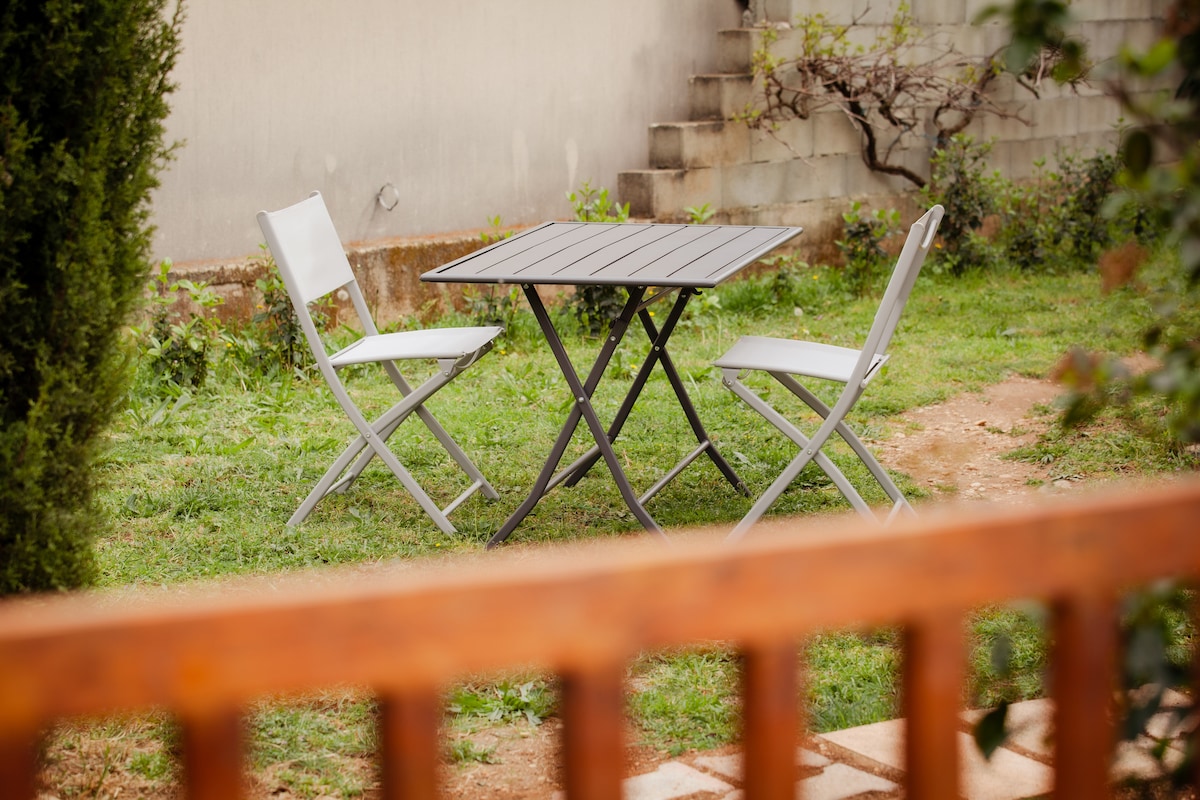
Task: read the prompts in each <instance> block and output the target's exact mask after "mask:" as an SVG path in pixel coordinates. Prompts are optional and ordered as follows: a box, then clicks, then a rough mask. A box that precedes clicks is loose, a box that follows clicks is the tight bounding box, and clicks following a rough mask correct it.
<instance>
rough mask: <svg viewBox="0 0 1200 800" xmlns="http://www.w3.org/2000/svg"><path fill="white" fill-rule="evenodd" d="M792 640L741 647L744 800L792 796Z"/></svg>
mask: <svg viewBox="0 0 1200 800" xmlns="http://www.w3.org/2000/svg"><path fill="white" fill-rule="evenodd" d="M796 667H797V658H796V644H795V643H794V642H792V641H784V642H782V643H779V642H776V643H772V644H770V645H754V646H748V647H745V648H743V650H742V704H743V709H742V725H743V728H742V747H743V751H744V753H745V756H744V762H743V767H742V776H743V781H744V786H745V790H746V800H793V798H795V797H796V743H797V734H798V733H799V727H800V726H799V721H798V720H799V717H800V714H799V710H798V707H799V702H800V700H799V695H798V687H797V684H798V682H797V680H796Z"/></svg>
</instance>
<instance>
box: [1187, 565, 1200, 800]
mask: <svg viewBox="0 0 1200 800" xmlns="http://www.w3.org/2000/svg"><path fill="white" fill-rule="evenodd" d="M1187 588H1188V589H1190V590H1191V596H1192V601H1191V618H1192V630H1200V599H1198V598H1200V586H1197V585H1196V583H1195V582H1194V581H1193V582H1191V583H1190V584H1188V585H1187ZM1191 679H1192V685H1191V686H1190V687H1189V688H1190V689H1191V692H1190V694H1191V697H1190V698H1189V702H1190V706H1191V711H1192V713H1193V714H1194V713H1195V712H1196V709H1197V708H1200V647H1196V646H1193V647H1192V674H1191ZM1188 740H1189V741H1188V744H1189V745H1190V747H1191V752H1193V753H1200V725H1196V726H1193V727H1192V732H1191V733H1190V734H1189V735H1188ZM1191 767H1192V770H1191V774H1190V775H1189V776H1188V780H1189V781H1191V784H1192V790H1193V791H1200V758H1193V759H1192V763H1191Z"/></svg>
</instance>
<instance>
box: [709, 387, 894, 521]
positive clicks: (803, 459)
mask: <svg viewBox="0 0 1200 800" xmlns="http://www.w3.org/2000/svg"><path fill="white" fill-rule="evenodd" d="M725 385H726V386H727V387H728V388H729V389H730V390H731V391H732V392H733V393H734V394H736V395H737V396H738V397H740V398H741V399H742V400H743V401H745V403H746V404H747V405H748V406H750V407H751V408H752V409H754V410H755V411H756V412H758V414H760V415H761V416H762V417H763V418H764V419H765V420H766V421H767V422H769V423H771V424H772V425H774V426H775V427H776V428H777V429H778V430H779V431H780V432H781V433H782V434H783V435H784V436H787V437H788V438H789V439H790V440H791V441H792V443H793V444H795V445H796V446H797V447H799V448H800V454H799V455H797V456H796V458H794V459H793V460H792V462H791V463H790V464H788V466H787V467H786V468H785V469H784V471H783V472H782V473H780V475H779V477H778V478H776V479H775V481H774V482H773V483H772V484H771V486H770V487H769V488H768V489H767V490H766V492H764V493H763V494H762V496H760V497H759V499H758V500H757V501H756V502H755V504H754V505H753V506H752V507H751V508H750V511H749V512H748V513H747V514H746V516H745V517H743V518H742V520H741V522H739V523H738V524H737V527H735V528H734V529H733V532H732V533H730V535H729V538H731V539H740V538H741V537H742V536H744V535H745V533H746V531H747V530H749V528H750V526H751V525H753V524H754V523H755V522H757V521H758V520H759V518H761V517H762V515H763V514H764V513H766V510H767V509H768V508H770V507H771V505H772V504H773V503H774V502H775V501H776V500H778V499H779V497H780V495H782V494H783V493H784V491H785V490H786V489H787V487H788V486H790V485H791V483H792V481H794V480H795V479H796V478H797V477H798V476H799V475H800V473H801V472H802V471H803V470H804V468H805V467H806V466H808V463H809V462H810V461H812V462H814V463H816V465H817V466H818V467H819V468H820V469H821V471H822V472H824V473H825V474H826V475H828V476H829V479H830V480H832V481H833V483H834V485H835V486H837V488H838V491H840V492H841V493H842V496H843V497H845V498H846V500H847V501H848V502H849V503H850V505H851V506H852V507H853V508H854V509H855V510H856V511H858V513H860V514H862V515H863V516H865V517H868V518H869V519H872V520H874V519H875V513H874V512H873V511H872V510H871V507H870V506H869V505H868V504H867V502H866V501H865V500H864V499H863V498H862V495H860V494H859V493H858V490H857V489H855V488H854V485H853V484H852V483H850V480H849V479H848V478H847V477H846V476H845V474H844V473H843V472H842V471H841V470H840V469H838V468H837V465H836V464H834V463H833V461H832V460H830V458H829V457H828V456H827V455H825V453H823V452H822V451H821V449H820V447H821V446H822V445H823V444H824V440H822V441H821V442H820V444H817V443H815V442H814V441H813V440H811V439H809V438H808V437H807V436H805V435H804V434H803V433H802V432H801V431H800V429H799V428H797V427H796V426H795V425H793V424H792V423H791V422H789V421H788V420H787V419H786V418H784V417H783V415H781V414H780V413H779V412H777V411H776V410H775V409H773V408H772V407H771V406H770V405H768V404H767V403H766V401H764V400H763V399H762V398H761V397H759V396H758V395H757V394H755V393H754V392H753V391H752V390H751V389H750V388H749V387H748V386H746V385H745V384H744V383H742V382H741V381H739V380H738V379H737V378H736V376H735V377H729V376H726V379H725ZM827 436H828V434H826V437H827ZM810 451H811V452H810Z"/></svg>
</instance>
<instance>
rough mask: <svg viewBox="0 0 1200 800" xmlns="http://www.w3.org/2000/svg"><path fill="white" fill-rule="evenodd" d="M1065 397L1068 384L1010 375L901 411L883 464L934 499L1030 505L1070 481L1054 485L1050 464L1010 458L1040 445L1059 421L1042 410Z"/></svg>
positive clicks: (882, 452) (880, 447) (882, 445)
mask: <svg viewBox="0 0 1200 800" xmlns="http://www.w3.org/2000/svg"><path fill="white" fill-rule="evenodd" d="M1061 394H1062V387H1061V386H1058V385H1057V384H1055V383H1052V382H1050V381H1046V380H1034V379H1033V378H1022V377H1014V378H1010V379H1009V380H1007V381H1005V382H1003V383H999V384H996V385H994V386H991V387H989V388H988V389H987V390H985V391H984V392H982V393H979V394H961V395H958V396H957V397H954V398H952V399H950V400H948V401H946V402H945V403H939V404H937V405H932V406H925V407H922V408H916V409H913V410H911V411H908V412H906V413H904V414H902V415H900V417H898V418H897V419H895V420H893V421H892V423H891V437H890V438H888V439H886V440H884V441H881V442H878V443H876V444H875V445H874V449H875V451H876V453H877V455H878V457H879V460H880V463H882V464H884V465H885V466H887V467H888V468H890V469H894V470H898V471H900V472H904V473H907V474H908V475H910V476H911V477H912V479H913V480H914V481H916V483H917V484H918V485H919V486H921V487H922V488H923V489H925V490H926V491H928V492H929V493H930V494H931V495H932V500H934V501H937V500H939V499H940V500H950V499H953V500H961V501H989V502H995V503H1004V504H1022V503H1029V502H1032V501H1034V500H1035V499H1037V498H1038V497H1040V496H1044V495H1045V494H1046V493H1047V492H1055V491H1063V490H1066V489H1070V488H1071V486H1072V483H1071V481H1068V480H1058V481H1056V482H1051V481H1050V477H1051V474H1050V472H1049V471H1048V470H1047V469H1046V468H1045V467H1044V466H1042V465H1038V464H1031V463H1027V462H1023V461H1013V460H1009V459H1006V458H1004V456H1005V455H1006V454H1008V453H1010V452H1012V451H1013V450H1015V449H1017V448H1018V447H1024V446H1026V445H1030V444H1033V443H1035V442H1036V441H1037V439H1038V436H1039V435H1040V434H1042V433H1044V432H1045V431H1046V430H1047V429H1048V428H1049V427H1050V426H1051V425H1053V424H1055V418H1054V415H1053V414H1047V413H1044V408H1045V407H1046V406H1048V405H1050V404H1052V403H1053V402H1054V401H1055V400H1056V399H1057V398H1058V397H1059V396H1060V395H1061ZM1039 408H1040V409H1043V411H1039ZM926 502H929V501H928V500H927V501H926Z"/></svg>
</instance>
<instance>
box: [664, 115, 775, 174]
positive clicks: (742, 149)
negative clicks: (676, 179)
mask: <svg viewBox="0 0 1200 800" xmlns="http://www.w3.org/2000/svg"><path fill="white" fill-rule="evenodd" d="M751 158H752V156H751V152H750V129H749V128H747V127H746V126H745V125H744V124H742V123H740V122H732V121H730V122H726V121H722V120H702V121H696V122H664V123H661V124H658V125H651V126H650V166H651V167H652V168H654V169H688V168H693V167H713V166H718V165H720V164H737V163H740V162H744V161H750V160H751Z"/></svg>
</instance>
